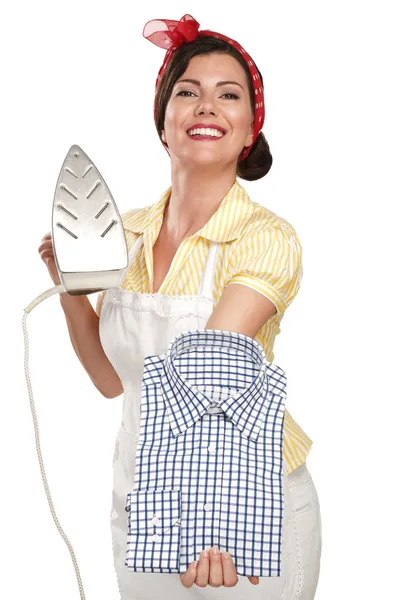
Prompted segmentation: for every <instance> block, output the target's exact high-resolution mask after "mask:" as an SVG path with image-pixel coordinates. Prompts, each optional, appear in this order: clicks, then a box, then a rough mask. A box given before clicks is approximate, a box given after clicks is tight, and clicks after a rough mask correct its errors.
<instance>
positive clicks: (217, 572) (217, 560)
mask: <svg viewBox="0 0 400 600" xmlns="http://www.w3.org/2000/svg"><path fill="white" fill-rule="evenodd" d="M208 583H209V585H211V586H212V587H220V586H221V585H222V584H223V583H224V573H223V570H222V563H221V553H220V551H219V548H217V547H216V546H213V547H212V548H211V554H210V574H209V577H208Z"/></svg>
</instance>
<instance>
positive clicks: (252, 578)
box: [248, 575, 260, 585]
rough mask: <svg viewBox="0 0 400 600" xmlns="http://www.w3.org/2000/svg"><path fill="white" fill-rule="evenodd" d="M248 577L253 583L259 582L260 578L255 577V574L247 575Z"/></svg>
mask: <svg viewBox="0 0 400 600" xmlns="http://www.w3.org/2000/svg"><path fill="white" fill-rule="evenodd" d="M248 579H249V581H250V583H252V584H253V585H257V584H258V583H260V578H259V577H256V576H255V575H248Z"/></svg>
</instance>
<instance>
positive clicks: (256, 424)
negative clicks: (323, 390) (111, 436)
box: [161, 329, 286, 441]
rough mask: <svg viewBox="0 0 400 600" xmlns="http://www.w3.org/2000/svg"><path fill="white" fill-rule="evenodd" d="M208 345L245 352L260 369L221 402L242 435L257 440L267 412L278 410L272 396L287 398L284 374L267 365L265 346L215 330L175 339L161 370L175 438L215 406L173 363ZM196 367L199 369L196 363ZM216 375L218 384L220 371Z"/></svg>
mask: <svg viewBox="0 0 400 600" xmlns="http://www.w3.org/2000/svg"><path fill="white" fill-rule="evenodd" d="M205 345H209V346H213V347H216V346H221V347H223V348H225V349H226V348H231V349H232V350H236V351H238V352H244V353H245V354H246V355H247V357H246V358H247V359H248V360H252V361H253V362H254V363H255V364H256V365H257V367H259V371H258V374H257V376H256V377H255V378H254V380H253V381H252V383H251V384H250V385H249V386H248V387H247V388H246V389H242V390H241V391H240V392H238V393H236V394H234V395H233V396H231V397H230V398H227V399H226V400H224V401H221V402H219V403H218V405H219V406H220V407H221V408H222V410H223V411H224V413H225V415H226V416H227V417H228V418H229V419H230V420H231V421H232V422H233V423H234V424H235V425H236V427H237V428H238V429H239V430H240V431H241V432H242V434H243V435H245V436H246V437H248V438H250V439H251V440H253V441H255V440H256V439H257V436H258V434H259V432H260V429H261V427H262V424H263V422H264V421H265V419H266V416H267V413H268V411H269V410H277V408H276V406H274V403H271V394H277V395H278V396H281V397H283V398H285V397H286V391H285V382H286V377H285V374H284V372H283V371H282V369H280V368H279V367H277V365H272V363H267V360H266V356H265V353H264V350H263V347H262V346H261V344H260V343H259V342H258V341H257V340H255V339H253V338H251V337H249V336H247V335H245V334H243V333H237V332H233V331H222V330H214V329H204V330H199V329H192V330H189V331H186V332H184V333H182V334H179V335H177V336H175V337H174V338H173V340H172V341H171V343H170V345H169V346H168V350H167V352H166V355H165V360H164V362H163V367H162V369H161V389H162V393H163V396H164V401H165V403H166V407H167V411H166V412H167V415H168V419H169V423H170V426H171V430H172V434H173V435H174V437H177V436H178V435H180V434H182V433H183V432H184V431H186V430H187V429H188V428H189V427H191V426H192V425H193V424H194V423H195V422H196V421H198V420H199V419H200V418H201V417H202V416H203V415H204V414H205V413H206V412H207V410H208V409H209V407H210V405H211V404H214V400H213V399H211V398H208V397H207V396H205V395H204V394H203V393H202V392H200V391H199V390H198V389H197V388H196V387H194V386H192V385H191V384H190V383H189V382H188V381H187V380H186V379H185V378H184V377H183V376H182V375H181V374H180V373H179V371H178V370H177V368H176V366H175V364H174V362H173V361H174V357H175V356H176V355H177V354H179V353H181V352H186V351H188V350H189V349H190V348H191V347H195V346H205ZM189 360H190V358H189ZM193 367H194V368H196V364H194V365H193ZM215 376H216V381H217V380H218V372H216V374H215ZM278 404H280V402H279V403H278ZM218 418H222V417H218Z"/></svg>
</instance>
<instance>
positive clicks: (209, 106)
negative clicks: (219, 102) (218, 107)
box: [196, 100, 216, 116]
mask: <svg viewBox="0 0 400 600" xmlns="http://www.w3.org/2000/svg"><path fill="white" fill-rule="evenodd" d="M196 114H199V115H202V114H212V115H214V116H215V114H216V113H215V109H214V105H213V103H212V102H211V101H210V100H208V101H205V100H203V102H202V103H201V104H200V105H199V107H198V108H197V111H196Z"/></svg>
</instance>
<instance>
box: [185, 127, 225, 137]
mask: <svg viewBox="0 0 400 600" xmlns="http://www.w3.org/2000/svg"><path fill="white" fill-rule="evenodd" d="M188 134H189V135H196V134H200V135H212V136H214V137H222V136H223V135H224V134H223V133H222V131H219V130H218V129H211V128H209V127H207V128H206V129H190V130H189V131H188Z"/></svg>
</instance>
